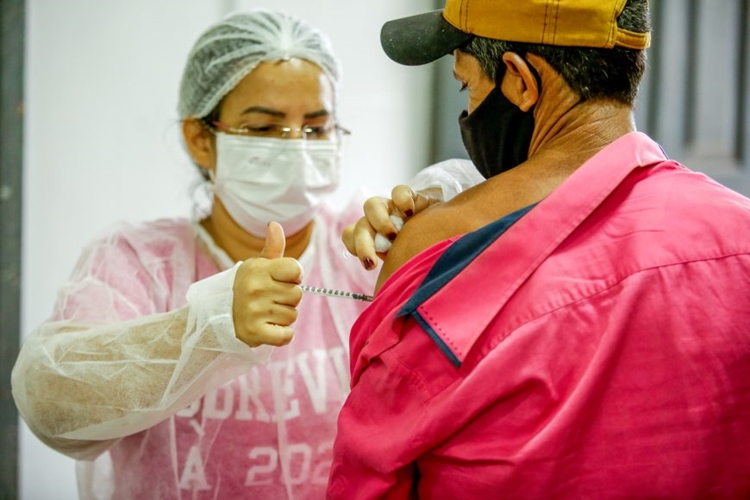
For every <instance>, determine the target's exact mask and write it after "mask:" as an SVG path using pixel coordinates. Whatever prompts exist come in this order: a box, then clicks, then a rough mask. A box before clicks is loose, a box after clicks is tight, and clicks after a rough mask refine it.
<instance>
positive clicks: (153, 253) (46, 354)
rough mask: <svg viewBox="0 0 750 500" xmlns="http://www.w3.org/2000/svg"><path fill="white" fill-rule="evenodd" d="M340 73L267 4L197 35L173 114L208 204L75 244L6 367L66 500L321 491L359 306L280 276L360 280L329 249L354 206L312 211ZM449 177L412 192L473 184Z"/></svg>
mask: <svg viewBox="0 0 750 500" xmlns="http://www.w3.org/2000/svg"><path fill="white" fill-rule="evenodd" d="M339 74H340V71H339V67H338V62H337V60H336V58H335V56H334V54H333V53H332V51H331V48H330V47H329V44H328V42H327V40H326V39H325V38H324V36H323V35H321V33H319V32H318V31H316V30H314V29H313V28H311V27H310V26H309V25H307V24H306V23H304V22H302V21H300V20H298V19H295V18H293V17H290V16H288V15H286V14H283V13H278V12H270V11H260V10H259V11H253V12H250V13H240V14H235V15H232V16H229V17H227V18H226V19H224V20H223V21H221V22H220V23H218V24H216V25H214V26H212V27H210V28H209V29H208V30H207V31H206V32H205V33H204V34H203V35H202V36H201V37H200V38H199V39H198V41H197V42H196V44H195V46H194V47H193V49H192V51H191V53H190V55H189V57H188V61H187V64H186V67H185V71H184V74H183V78H182V83H181V88H180V97H179V107H178V109H179V114H180V117H181V119H182V121H183V127H182V131H183V136H184V141H185V144H186V146H187V149H188V151H189V153H190V155H191V157H192V158H193V160H194V162H195V163H196V164H197V165H198V166H199V167H200V169H201V171H202V172H203V173H204V175H205V177H206V179H209V180H210V183H211V187H212V192H213V206H212V209H211V211H210V213H209V214H208V215H207V216H206V217H205V218H204V219H202V220H200V221H190V220H180V219H162V220H157V221H154V222H149V223H144V224H140V225H122V226H119V227H118V228H117V229H116V230H114V231H112V232H111V233H109V234H108V235H107V236H105V237H104V238H102V239H99V240H98V241H95V242H93V243H92V244H90V245H89V246H88V247H87V248H86V249H85V251H84V252H83V254H82V256H81V258H80V260H79V262H78V264H77V266H76V268H75V270H74V272H73V274H72V277H71V279H70V281H69V282H68V283H67V284H66V285H65V286H64V287H63V288H62V290H61V292H60V294H59V298H58V301H57V304H56V307H55V311H54V314H53V317H52V318H51V319H50V320H49V321H48V322H46V323H45V324H43V325H41V326H40V327H39V328H38V329H37V330H36V331H34V332H33V333H32V334H31V335H30V336H29V338H28V339H27V340H26V342H25V344H24V346H23V348H22V350H21V353H20V355H19V358H18V361H17V363H16V366H15V368H14V370H13V375H12V384H13V395H14V397H15V400H16V403H17V406H18V409H19V411H20V413H21V415H22V416H23V418H24V419H25V420H26V422H27V423H28V425H29V427H30V428H31V430H32V431H33V432H34V433H35V434H36V435H37V436H38V437H39V438H40V439H41V440H42V441H43V442H45V443H46V444H48V445H49V446H51V447H52V448H54V449H56V450H58V451H60V452H62V453H65V454H66V455H68V456H71V457H74V458H76V459H78V460H79V462H78V466H77V474H78V484H79V489H80V494H81V497H82V498H97V499H99V498H120V499H167V498H194V499H202V498H212V499H213V498H231V499H237V498H263V499H277V498H318V497H323V496H324V491H325V486H326V482H327V478H328V470H329V465H330V460H331V445H332V442H333V438H334V434H335V429H336V418H337V414H338V411H339V408H340V406H341V404H342V402H343V399H344V397H345V395H346V394H347V391H348V387H349V378H348V354H347V347H348V340H347V336H348V332H349V328H350V326H351V325H352V323H353V321H354V319H355V318H356V317H357V315H358V314H359V313H360V311H361V310H362V309H363V307H364V306H365V305H366V304H365V303H363V302H359V301H355V300H347V299H341V298H330V297H325V296H321V295H312V294H308V295H306V296H305V297H304V298H303V297H302V294H303V292H302V290H301V289H300V287H299V286H298V285H299V284H300V283H308V284H311V285H314V286H320V287H327V288H343V289H347V290H352V291H360V292H369V291H370V290H372V288H373V284H374V281H375V274H374V273H367V272H366V271H365V270H364V269H363V266H362V265H360V262H359V261H358V260H356V259H345V258H343V249H342V245H341V242H340V234H341V230H342V229H343V228H344V226H346V225H348V224H349V223H352V222H354V221H355V220H357V219H358V218H359V215H360V212H361V208H360V207H361V206H362V205H361V202H362V201H363V200H356V201H354V202H353V205H352V206H351V207H350V208H349V209H348V210H345V211H344V212H343V215H342V214H337V213H334V212H332V210H331V209H330V208H328V207H327V206H326V205H325V203H324V201H325V199H326V197H327V196H328V195H329V194H330V193H331V192H332V191H334V189H335V188H336V187H337V184H338V181H339V166H340V165H339V164H340V161H341V139H342V136H343V134H344V133H345V132H344V130H343V129H342V128H341V127H340V126H339V124H338V121H337V119H336V102H337V94H338V86H339ZM448 170H450V168H448ZM430 172H432V174H431V173H430ZM460 172H461V169H456V170H455V171H454V174H455V175H453V176H451V174H447V173H446V169H442V170H440V171H439V172H438V171H435V170H434V169H433V170H432V171H431V170H430V169H427V170H425V171H423V173H422V174H420V175H421V180H420V179H417V180H415V181H414V184H412V185H413V186H414V187H416V188H420V187H429V186H431V185H433V184H434V183H433V182H432V181H433V180H434V179H436V178H438V177H440V178H441V183H442V184H443V187H444V190H447V191H450V190H453V191H454V192H455V191H457V190H460V184H462V183H463V184H464V185H468V184H472V183H474V182H476V175H477V174H474V176H472V175H469V174H471V172H469V174H467V177H466V178H463V180H462V178H461V175H462V174H461V173H460ZM431 176H432V178H431ZM446 179H449V180H450V181H449V182H448V181H446ZM446 182H448V184H451V182H452V183H453V184H451V185H448V184H446ZM446 196H449V195H448V194H447V193H446ZM271 221H275V222H271ZM269 223H270V224H269ZM277 223H278V224H277ZM364 263H365V264H366V266H365V267H374V265H375V263H373V262H372V261H369V262H364ZM303 269H304V272H303ZM297 318H298V319H299V321H297V322H296V323H295V324H294V341H293V342H291V340H292V336H293V331H292V326H291V325H292V323H294V322H295V320H296V319H297ZM273 346H277V347H278V346H283V347H278V348H274V347H273Z"/></svg>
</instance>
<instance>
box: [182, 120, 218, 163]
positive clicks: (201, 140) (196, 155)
mask: <svg viewBox="0 0 750 500" xmlns="http://www.w3.org/2000/svg"><path fill="white" fill-rule="evenodd" d="M182 138H183V139H184V140H185V145H186V146H187V149H188V152H189V153H190V156H191V157H192V158H193V162H195V164H196V165H198V166H199V167H202V168H205V169H208V170H213V169H214V168H215V166H216V154H215V153H214V140H213V134H211V132H210V131H209V130H208V129H207V128H206V127H204V126H203V124H202V123H201V122H200V120H198V119H196V118H188V119H186V120H185V121H183V122H182Z"/></svg>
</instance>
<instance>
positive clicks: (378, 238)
mask: <svg viewBox="0 0 750 500" xmlns="http://www.w3.org/2000/svg"><path fill="white" fill-rule="evenodd" d="M390 219H391V222H392V223H393V225H394V226H396V233H398V232H399V231H401V228H402V227H404V219H402V218H401V217H399V216H398V215H391V216H390ZM390 249H391V242H390V241H388V238H386V237H385V236H383V235H382V234H380V233H377V234H376V235H375V251H376V252H377V253H386V252H388V250H390Z"/></svg>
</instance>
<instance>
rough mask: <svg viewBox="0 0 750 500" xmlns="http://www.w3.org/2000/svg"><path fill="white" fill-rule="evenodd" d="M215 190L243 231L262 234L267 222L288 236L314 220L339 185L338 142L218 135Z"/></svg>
mask: <svg viewBox="0 0 750 500" xmlns="http://www.w3.org/2000/svg"><path fill="white" fill-rule="evenodd" d="M216 155H217V159H216V160H217V164H216V173H215V175H212V178H213V180H214V186H213V191H214V194H215V195H216V196H218V197H219V199H220V200H221V202H222V203H223V204H224V206H225V207H226V209H227V211H228V212H229V215H231V216H232V218H233V219H234V221H235V222H237V224H239V225H240V226H241V227H242V228H243V229H245V230H246V231H248V232H250V233H252V234H254V235H256V236H265V234H266V226H267V225H268V223H269V222H271V221H276V222H279V223H280V224H281V225H282V227H283V228H284V232H285V233H286V235H287V236H289V235H292V234H294V233H296V232H298V231H299V230H301V229H302V228H303V227H305V226H306V225H307V224H309V223H310V221H312V220H313V218H314V217H315V215H316V213H317V211H318V209H319V208H320V204H321V202H322V200H323V198H324V197H325V195H327V194H329V193H331V192H333V191H334V190H335V189H336V188H337V187H338V184H339V177H340V163H341V149H340V147H339V142H338V141H336V140H321V141H308V140H304V139H268V138H260V137H246V136H239V135H229V134H224V133H221V132H218V133H217V134H216Z"/></svg>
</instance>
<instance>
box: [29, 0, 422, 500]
mask: <svg viewBox="0 0 750 500" xmlns="http://www.w3.org/2000/svg"><path fill="white" fill-rule="evenodd" d="M431 4H432V2H431V1H429V0H410V1H409V2H403V1H402V0H381V1H379V2H369V5H367V6H366V7H365V4H364V3H363V2H352V1H347V0H317V1H315V2H310V1H309V0H269V1H249V0H247V1H243V0H234V1H233V0H223V1H217V0H158V1H154V0H130V1H128V2H115V1H113V0H66V1H64V2H61V1H59V0H29V1H28V2H27V28H26V30H27V31H26V32H27V54H26V74H25V81H26V100H25V117H26V118H25V123H24V127H25V129H24V133H25V145H24V156H25V164H24V207H23V209H24V224H23V245H24V254H23V281H22V290H23V292H22V293H23V295H22V303H23V306H22V307H23V310H22V318H21V320H22V334H23V335H24V336H25V335H27V334H28V333H29V332H30V331H31V330H32V329H33V328H34V327H35V326H37V325H38V324H39V323H41V322H42V321H44V320H45V319H46V318H47V316H48V315H49V314H50V312H51V310H52V306H53V302H54V299H55V293H56V290H57V289H58V288H59V287H60V286H61V285H62V284H63V283H64V281H65V280H66V279H67V277H68V275H69V273H70V271H71V270H72V267H73V265H74V263H75V261H76V259H77V257H78V253H79V251H80V250H81V247H82V246H83V245H84V244H85V243H86V242H87V241H89V240H90V239H91V238H92V237H93V236H94V235H95V234H97V233H98V232H100V231H101V230H103V229H104V228H105V227H106V226H107V225H109V224H111V223H113V222H115V221H117V220H121V219H127V220H142V219H150V218H155V217H160V216H174V215H185V216H189V215H190V207H191V203H190V195H189V189H190V185H191V183H192V182H193V181H194V179H195V177H194V171H193V167H192V165H191V164H190V163H189V161H188V159H187V157H186V156H185V154H184V153H183V151H182V148H181V146H180V143H179V141H178V132H179V129H178V125H177V121H176V113H175V104H176V98H177V88H178V82H179V78H180V74H181V70H182V64H183V63H184V60H185V57H186V56H187V53H188V51H189V49H190V46H191V45H192V43H193V41H194V40H195V38H197V36H198V34H199V33H200V32H201V31H202V30H203V29H204V28H205V27H207V26H208V25H209V24H210V23H212V22H214V21H216V20H217V19H218V18H219V17H221V16H222V15H224V14H226V13H227V12H229V11H232V10H235V9H237V8H249V7H254V6H265V7H270V8H277V9H283V10H286V11H288V12H290V13H293V14H296V15H299V16H301V17H304V18H306V19H308V20H309V21H310V22H311V23H312V24H313V25H315V26H317V27H319V28H320V29H322V30H323V31H324V32H326V33H327V34H328V35H329V36H330V38H331V40H332V42H333V45H334V49H335V50H336V51H337V53H338V54H339V56H340V57H341V59H342V63H343V66H344V80H343V82H344V87H343V96H342V101H341V109H340V116H341V119H342V124H343V125H345V126H347V127H348V128H351V129H352V130H353V132H354V134H353V135H352V137H351V138H350V139H351V140H350V142H349V144H348V149H347V153H346V160H347V161H346V165H345V174H344V178H343V185H342V189H341V190H340V192H339V193H338V194H337V195H336V202H337V204H339V205H340V204H342V203H343V201H344V200H345V199H346V198H347V197H348V195H349V194H350V193H351V192H352V190H353V189H355V187H356V186H359V185H366V186H368V187H369V188H370V190H371V192H373V193H387V192H388V190H389V189H390V187H391V186H392V185H394V184H395V183H397V182H402V181H404V180H406V179H408V177H410V176H411V175H412V174H413V173H414V172H415V171H416V169H417V168H419V167H422V166H424V164H425V161H426V158H427V152H426V150H427V140H428V133H429V131H428V106H429V95H430V92H431V86H430V78H429V68H427V67H425V68H418V69H417V68H403V67H400V66H398V65H396V64H394V63H392V62H390V61H389V60H388V59H387V58H386V57H385V56H384V55H383V54H382V52H381V49H380V45H379V40H378V33H379V29H380V26H381V25H382V23H383V22H384V21H386V20H388V19H391V18H395V17H400V16H404V15H409V14H412V13H416V12H421V11H424V10H428V9H429V8H431ZM407 6H408V8H407ZM20 453H21V457H20V458H21V478H20V481H21V484H20V487H21V498H22V499H28V500H45V499H55V500H65V499H73V498H77V494H76V488H75V476H74V467H73V461H72V460H70V459H68V458H66V457H64V456H62V455H60V454H58V453H56V452H54V451H52V450H50V449H48V448H46V447H45V446H44V445H42V444H41V443H40V442H39V441H38V440H37V439H36V438H35V437H34V436H33V435H32V434H30V432H29V431H28V429H27V428H26V427H25V425H23V424H21V435H20Z"/></svg>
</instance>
